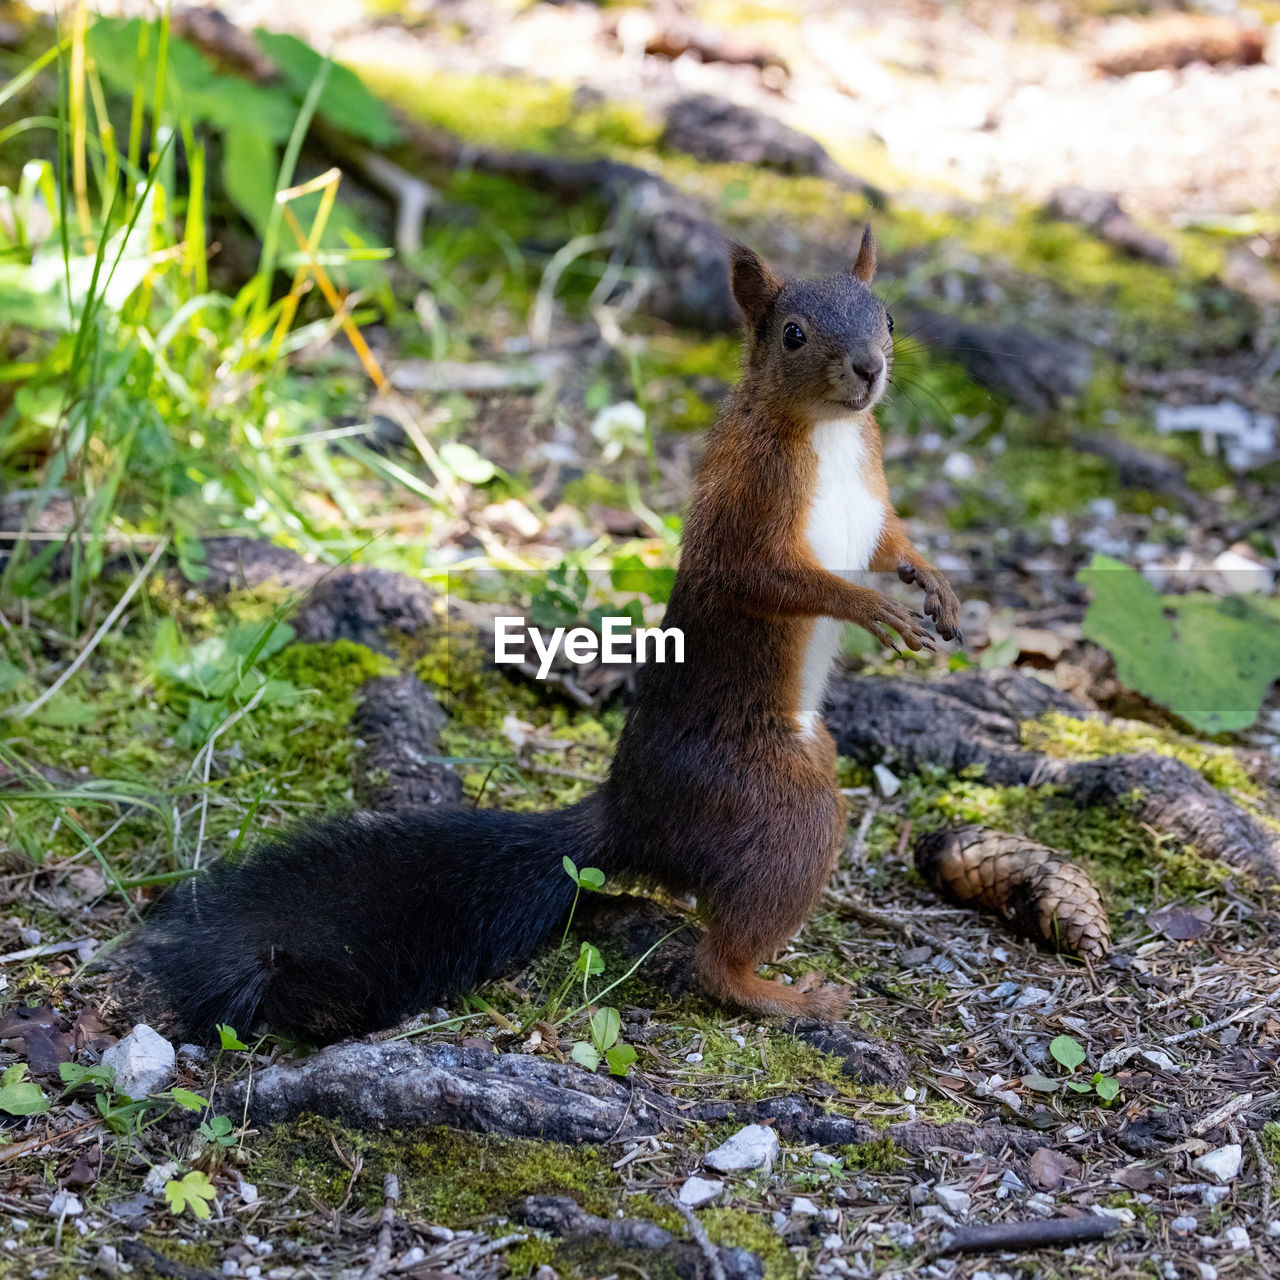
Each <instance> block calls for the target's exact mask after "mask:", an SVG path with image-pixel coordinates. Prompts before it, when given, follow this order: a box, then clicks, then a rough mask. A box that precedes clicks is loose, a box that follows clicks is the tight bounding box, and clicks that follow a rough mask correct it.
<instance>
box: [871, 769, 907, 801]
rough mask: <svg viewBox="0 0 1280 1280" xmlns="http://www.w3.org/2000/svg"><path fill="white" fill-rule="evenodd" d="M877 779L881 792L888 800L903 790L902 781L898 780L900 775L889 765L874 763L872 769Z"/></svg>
mask: <svg viewBox="0 0 1280 1280" xmlns="http://www.w3.org/2000/svg"><path fill="white" fill-rule="evenodd" d="M871 772H872V774H873V775H874V777H875V780H876V786H877V787H879V788H880V794H881V795H882V796H884V798H885V799H886V800H887V799H888V798H889V797H890V796H896V795H897V794H898V792H899V791H901V790H902V783H901V782H899V781H898V776H897V774H895V773H894V772H893V770H892V769H890V768H889V767H888V766H887V765H883V764H877V765H873V766H872V769H871Z"/></svg>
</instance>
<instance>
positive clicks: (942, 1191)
mask: <svg viewBox="0 0 1280 1280" xmlns="http://www.w3.org/2000/svg"><path fill="white" fill-rule="evenodd" d="M933 1198H934V1199H935V1200H936V1201H937V1202H938V1203H939V1204H940V1205H941V1206H942V1207H943V1208H944V1209H945V1210H946V1211H947V1212H948V1213H951V1214H954V1215H955V1216H956V1217H957V1218H964V1217H967V1216H968V1213H969V1209H970V1208H971V1207H972V1205H973V1197H972V1196H971V1195H970V1194H969V1193H968V1192H967V1191H962V1190H961V1189H960V1188H959V1187H948V1186H941V1187H934V1189H933Z"/></svg>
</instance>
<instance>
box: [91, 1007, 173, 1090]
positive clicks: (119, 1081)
mask: <svg viewBox="0 0 1280 1280" xmlns="http://www.w3.org/2000/svg"><path fill="white" fill-rule="evenodd" d="M102 1062H103V1065H104V1066H108V1067H114V1068H115V1073H116V1076H115V1087H116V1091H117V1092H118V1093H123V1094H127V1095H128V1096H129V1097H130V1098H149V1097H151V1095H152V1094H155V1093H159V1092H160V1091H161V1090H162V1089H167V1088H168V1087H169V1085H170V1083H172V1081H173V1071H174V1065H175V1062H176V1055H175V1054H174V1051H173V1045H171V1044H170V1043H169V1042H168V1041H167V1040H166V1039H165V1038H164V1036H162V1035H160V1034H159V1032H157V1031H153V1030H152V1029H151V1028H150V1027H149V1026H147V1024H146V1023H145V1022H140V1023H138V1025H137V1026H136V1027H134V1029H133V1030H132V1031H130V1032H129V1034H128V1035H127V1036H125V1038H124V1039H123V1040H120V1041H118V1042H117V1043H115V1044H113V1045H112V1046H111V1048H110V1049H108V1050H107V1051H106V1053H104V1054H103V1055H102Z"/></svg>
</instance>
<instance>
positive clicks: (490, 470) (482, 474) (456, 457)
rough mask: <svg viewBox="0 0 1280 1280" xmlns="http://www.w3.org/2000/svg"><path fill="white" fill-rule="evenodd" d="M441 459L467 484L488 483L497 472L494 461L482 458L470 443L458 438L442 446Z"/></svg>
mask: <svg viewBox="0 0 1280 1280" xmlns="http://www.w3.org/2000/svg"><path fill="white" fill-rule="evenodd" d="M440 461H441V462H443V463H444V465H445V466H446V467H448V468H449V470H450V471H452V472H453V474H454V475H455V476H457V477H458V479H459V480H464V481H466V483H467V484H488V483H489V481H490V480H492V479H493V477H494V475H495V474H496V473H497V468H496V467H495V466H494V465H493V463H492V462H490V461H489V460H488V459H487V458H482V457H481V456H480V455H479V454H478V453H477V452H476V451H475V450H474V449H473V448H472V447H471V446H470V445H469V444H462V443H460V442H459V441H457V440H450V441H448V442H447V443H445V444H442V445H441V446H440Z"/></svg>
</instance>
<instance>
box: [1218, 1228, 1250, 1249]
mask: <svg viewBox="0 0 1280 1280" xmlns="http://www.w3.org/2000/svg"><path fill="white" fill-rule="evenodd" d="M1222 1238H1223V1239H1224V1240H1225V1241H1226V1242H1227V1244H1228V1245H1230V1246H1231V1248H1232V1249H1234V1250H1235V1251H1236V1252H1237V1253H1240V1252H1243V1251H1244V1250H1245V1249H1247V1248H1249V1233H1248V1232H1247V1231H1246V1230H1245V1229H1244V1228H1243V1227H1228V1228H1227V1229H1226V1231H1224V1232H1223V1233H1222Z"/></svg>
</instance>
